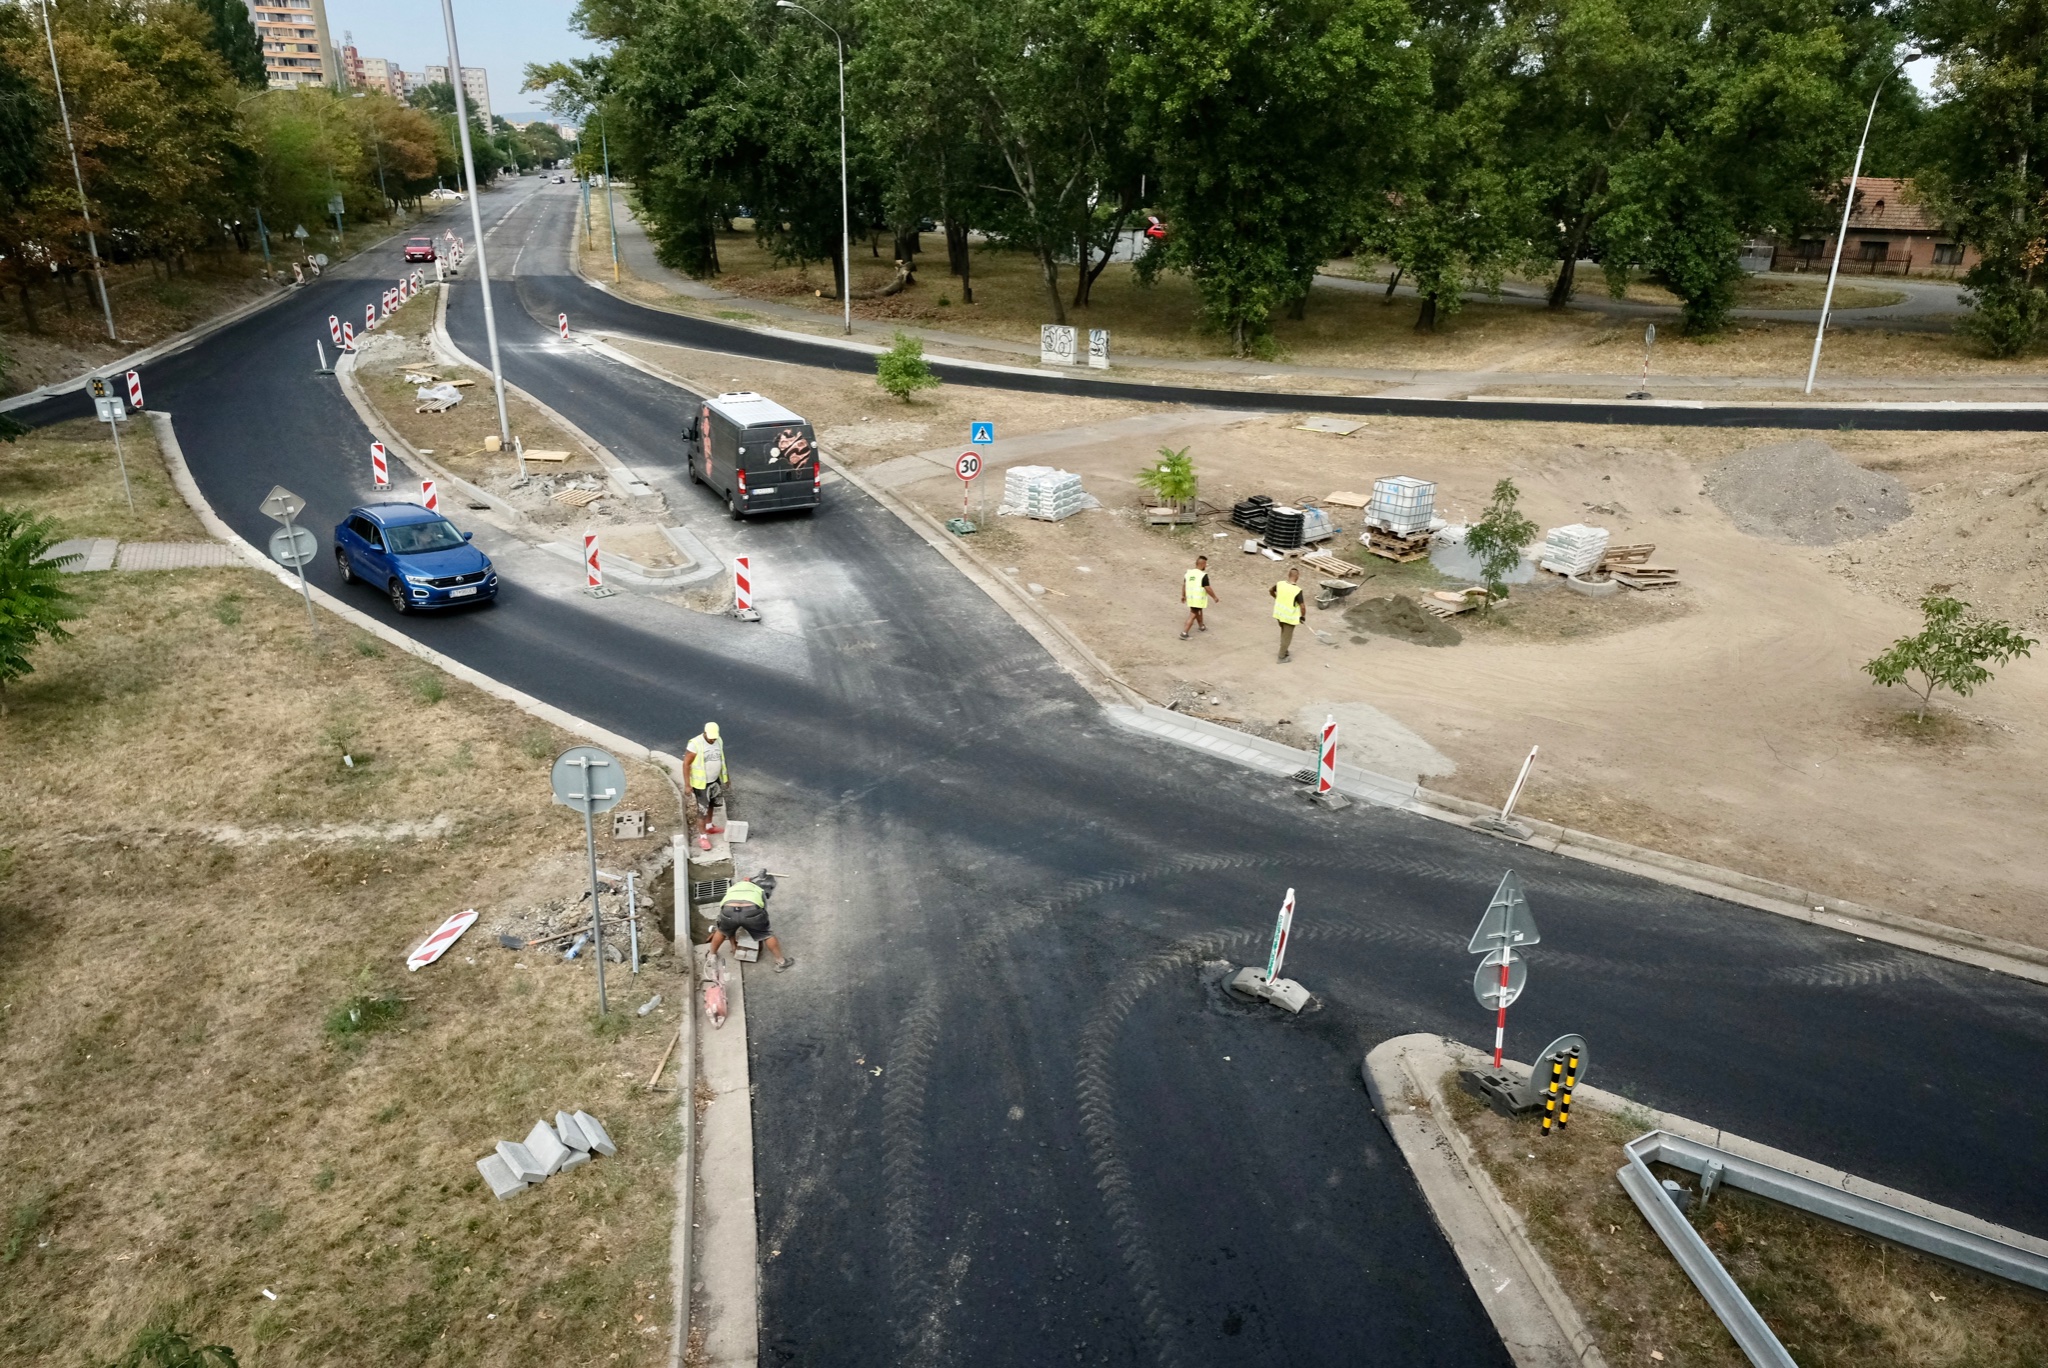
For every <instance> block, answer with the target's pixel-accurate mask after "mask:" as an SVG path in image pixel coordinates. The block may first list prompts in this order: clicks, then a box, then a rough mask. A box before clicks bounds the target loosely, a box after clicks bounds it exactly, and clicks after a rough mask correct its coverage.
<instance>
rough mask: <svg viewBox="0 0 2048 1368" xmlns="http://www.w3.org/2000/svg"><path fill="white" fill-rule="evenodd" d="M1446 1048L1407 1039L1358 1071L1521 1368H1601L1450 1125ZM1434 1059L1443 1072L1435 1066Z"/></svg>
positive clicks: (1558, 1289) (1432, 1040)
mask: <svg viewBox="0 0 2048 1368" xmlns="http://www.w3.org/2000/svg"><path fill="white" fill-rule="evenodd" d="M1447 1045H1448V1042H1445V1041H1443V1040H1441V1039H1439V1038H1438V1037H1436V1036H1433V1035H1406V1036H1397V1037H1395V1038H1394V1039H1392V1040H1389V1041H1384V1042H1382V1043H1381V1044H1380V1045H1378V1046H1376V1047H1375V1048H1374V1049H1373V1050H1372V1052H1371V1053H1370V1054H1368V1055H1366V1057H1365V1064H1364V1066H1363V1070H1362V1072H1363V1073H1364V1076H1365V1090H1366V1092H1367V1094H1368V1095H1369V1096H1370V1097H1371V1098H1372V1109H1373V1111H1375V1112H1376V1113H1378V1115H1379V1118H1380V1121H1381V1123H1382V1124H1384V1125H1385V1126H1386V1128H1387V1133H1388V1134H1389V1135H1391V1136H1392V1137H1393V1140H1394V1145H1395V1147H1396V1148H1397V1149H1399V1150H1400V1151H1401V1155H1402V1157H1403V1158H1405V1159H1406V1160H1407V1161H1408V1167H1409V1168H1410V1169H1411V1170H1412V1171H1413V1172H1414V1174H1415V1181H1416V1183H1417V1185H1418V1186H1420V1187H1421V1189H1422V1197H1423V1200H1424V1201H1426V1202H1427V1203H1428V1204H1429V1213H1430V1215H1431V1217H1432V1218H1434V1219H1435V1221H1436V1224H1437V1229H1438V1230H1440V1231H1442V1232H1443V1236H1444V1239H1445V1240H1446V1241H1447V1242H1449V1244H1450V1246H1451V1250H1452V1252H1453V1253H1455V1254H1456V1255H1457V1257H1458V1262H1459V1263H1460V1264H1462V1265H1463V1266H1464V1269H1465V1276H1466V1277H1467V1278H1468V1279H1470V1280H1471V1283H1472V1291H1473V1292H1474V1293H1475V1294H1476V1295H1477V1296H1478V1298H1479V1304H1480V1305H1481V1306H1483V1307H1485V1308H1486V1314H1487V1317H1488V1318H1489V1319H1490V1320H1492V1321H1493V1328H1494V1329H1495V1330H1497V1331H1499V1332H1500V1338H1501V1343H1502V1344H1504V1345H1505V1346H1506V1347H1507V1351H1508V1354H1509V1356H1510V1357H1512V1358H1513V1359H1514V1361H1515V1363H1516V1365H1517V1368H1567V1365H1576V1366H1577V1368H1606V1363H1607V1360H1606V1359H1605V1358H1603V1357H1602V1356H1601V1354H1600V1350H1599V1348H1598V1347H1597V1346H1596V1345H1595V1344H1594V1343H1593V1335H1592V1332H1591V1331H1589V1330H1588V1329H1586V1324H1585V1322H1584V1321H1583V1320H1581V1319H1580V1317H1579V1313H1578V1309H1577V1308H1576V1307H1574V1306H1573V1305H1572V1303H1571V1299H1570V1298H1569V1297H1567V1296H1566V1295H1565V1291H1564V1288H1563V1287H1562V1286H1560V1285H1559V1284H1558V1281H1557V1275H1556V1274H1554V1273H1552V1272H1551V1271H1550V1264H1549V1263H1548V1262H1547V1261H1546V1260H1545V1259H1544V1257H1543V1255H1542V1254H1541V1253H1540V1252H1539V1251H1538V1250H1537V1248H1536V1246H1535V1245H1534V1244H1533V1243H1532V1242H1531V1241H1530V1239H1529V1232H1528V1230H1527V1229H1526V1228H1525V1227H1524V1226H1523V1224H1522V1221H1521V1218H1520V1217H1519V1216H1517V1215H1516V1214H1515V1213H1514V1211H1513V1210H1511V1209H1510V1208H1509V1207H1508V1204H1507V1203H1506V1202H1505V1201H1504V1200H1502V1198H1501V1195H1500V1190H1499V1189H1498V1188H1496V1187H1494V1185H1493V1180H1492V1179H1491V1178H1489V1177H1488V1176H1487V1174H1486V1170H1485V1169H1484V1168H1482V1167H1481V1166H1480V1164H1479V1162H1478V1160H1477V1159H1476V1158H1475V1157H1474V1155H1473V1153H1472V1149H1471V1146H1470V1145H1469V1144H1467V1143H1466V1140H1465V1137H1464V1136H1463V1135H1462V1134H1460V1133H1459V1131H1458V1128H1457V1127H1456V1126H1455V1125H1452V1124H1450V1120H1449V1117H1450V1112H1449V1109H1448V1108H1447V1107H1446V1106H1445V1102H1444V1096H1443V1091H1442V1087H1441V1081H1442V1078H1443V1075H1444V1072H1445V1069H1447V1068H1448V1067H1449V1065H1450V1063H1451V1062H1455V1061H1453V1058H1452V1056H1451V1055H1450V1054H1449V1053H1448V1051H1447ZM1424 1051H1433V1052H1434V1053H1427V1054H1425V1053H1423V1052H1424ZM1418 1055H1420V1056H1421V1058H1420V1059H1419V1060H1418V1058H1417V1056H1418ZM1438 1058H1442V1059H1444V1060H1445V1061H1446V1064H1445V1066H1444V1067H1443V1068H1438V1067H1435V1066H1434V1063H1433V1061H1434V1060H1436V1059H1438Z"/></svg>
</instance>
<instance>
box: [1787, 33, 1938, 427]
mask: <svg viewBox="0 0 2048 1368" xmlns="http://www.w3.org/2000/svg"><path fill="white" fill-rule="evenodd" d="M1918 55H1919V54H1918V53H1908V54H1907V55H1906V60H1907V61H1909V62H1910V61H1912V60H1913V59H1914V58H1915V57H1917V56H1918ZM1891 78H1892V73H1891V72H1890V71H1887V72H1886V73H1885V74H1884V76H1883V77H1882V78H1881V79H1880V80H1879V81H1878V83H1877V89H1876V90H1874V91H1872V92H1871V94H1870V113H1869V114H1867V115H1865V116H1864V119H1863V138H1862V140H1861V141H1860V142H1858V143H1857V144H1856V163H1855V165H1853V166H1851V167H1850V168H1849V193H1848V194H1846V195H1844V196H1843V197H1842V231H1841V232H1839V233H1836V234H1835V260H1834V263H1833V264H1832V265H1830V266H1829V267H1828V288H1827V293H1826V294H1824V295H1822V296H1821V300H1820V326H1819V327H1817V328H1815V329H1814V330H1813V360H1811V361H1809V362H1807V363H1806V392H1807V393H1808V394H1811V393H1813V377H1814V375H1815V374H1816V373H1817V372H1818V371H1819V370H1820V344H1821V339H1822V338H1824V337H1826V336H1827V335H1828V309H1829V307H1830V306H1831V305H1833V304H1834V302H1835V277H1836V276H1838V275H1840V274H1841V271H1842V247H1843V246H1844V245H1845V244H1846V243H1847V242H1848V239H1849V215H1850V214H1851V213H1852V212H1854V210H1855V208H1856V178H1857V177H1858V176H1860V175H1862V174H1863V149H1864V148H1866V147H1868V146H1869V145H1870V125H1871V124H1872V123H1873V122H1874V121H1875V120H1876V118H1877V97H1878V96H1880V95H1882V94H1884V83H1885V82H1886V81H1889V80H1890V79H1891Z"/></svg>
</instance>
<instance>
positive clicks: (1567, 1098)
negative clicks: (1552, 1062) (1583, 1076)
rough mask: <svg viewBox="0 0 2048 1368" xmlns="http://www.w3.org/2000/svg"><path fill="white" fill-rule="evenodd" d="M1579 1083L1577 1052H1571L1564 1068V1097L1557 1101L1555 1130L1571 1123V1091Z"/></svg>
mask: <svg viewBox="0 0 2048 1368" xmlns="http://www.w3.org/2000/svg"><path fill="white" fill-rule="evenodd" d="M1578 1082H1579V1052H1578V1051H1577V1050H1573V1051H1572V1053H1571V1058H1570V1059H1568V1060H1567V1061H1565V1066H1564V1096H1563V1097H1562V1098H1560V1099H1559V1100H1558V1108H1557V1128H1558V1129H1559V1130H1563V1129H1564V1128H1565V1127H1566V1126H1569V1125H1570V1124H1571V1123H1572V1089H1573V1088H1575V1087H1577V1086H1578Z"/></svg>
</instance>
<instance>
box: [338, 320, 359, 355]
mask: <svg viewBox="0 0 2048 1368" xmlns="http://www.w3.org/2000/svg"><path fill="white" fill-rule="evenodd" d="M341 349H342V350H343V351H345V352H352V351H354V350H355V349H356V325H355V324H353V323H344V324H342V325H341Z"/></svg>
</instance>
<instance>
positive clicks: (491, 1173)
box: [476, 1154, 526, 1202]
mask: <svg viewBox="0 0 2048 1368" xmlns="http://www.w3.org/2000/svg"><path fill="white" fill-rule="evenodd" d="M476 1171H477V1172H478V1173H481V1174H482V1175H483V1176H484V1181H485V1182H486V1183H489V1184H490V1185H491V1195H492V1196H494V1197H496V1198H497V1199H498V1200H499V1201H501V1202H502V1201H504V1200H505V1199H506V1198H507V1197H516V1196H518V1195H519V1194H520V1193H522V1192H524V1191H526V1180H525V1179H524V1178H521V1177H520V1176H519V1175H518V1174H516V1173H514V1172H513V1171H512V1166H511V1165H510V1164H507V1163H506V1162H505V1160H504V1157H503V1156H501V1155H497V1154H486V1155H485V1156H484V1157H483V1158H481V1159H479V1160H477V1161H476Z"/></svg>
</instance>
